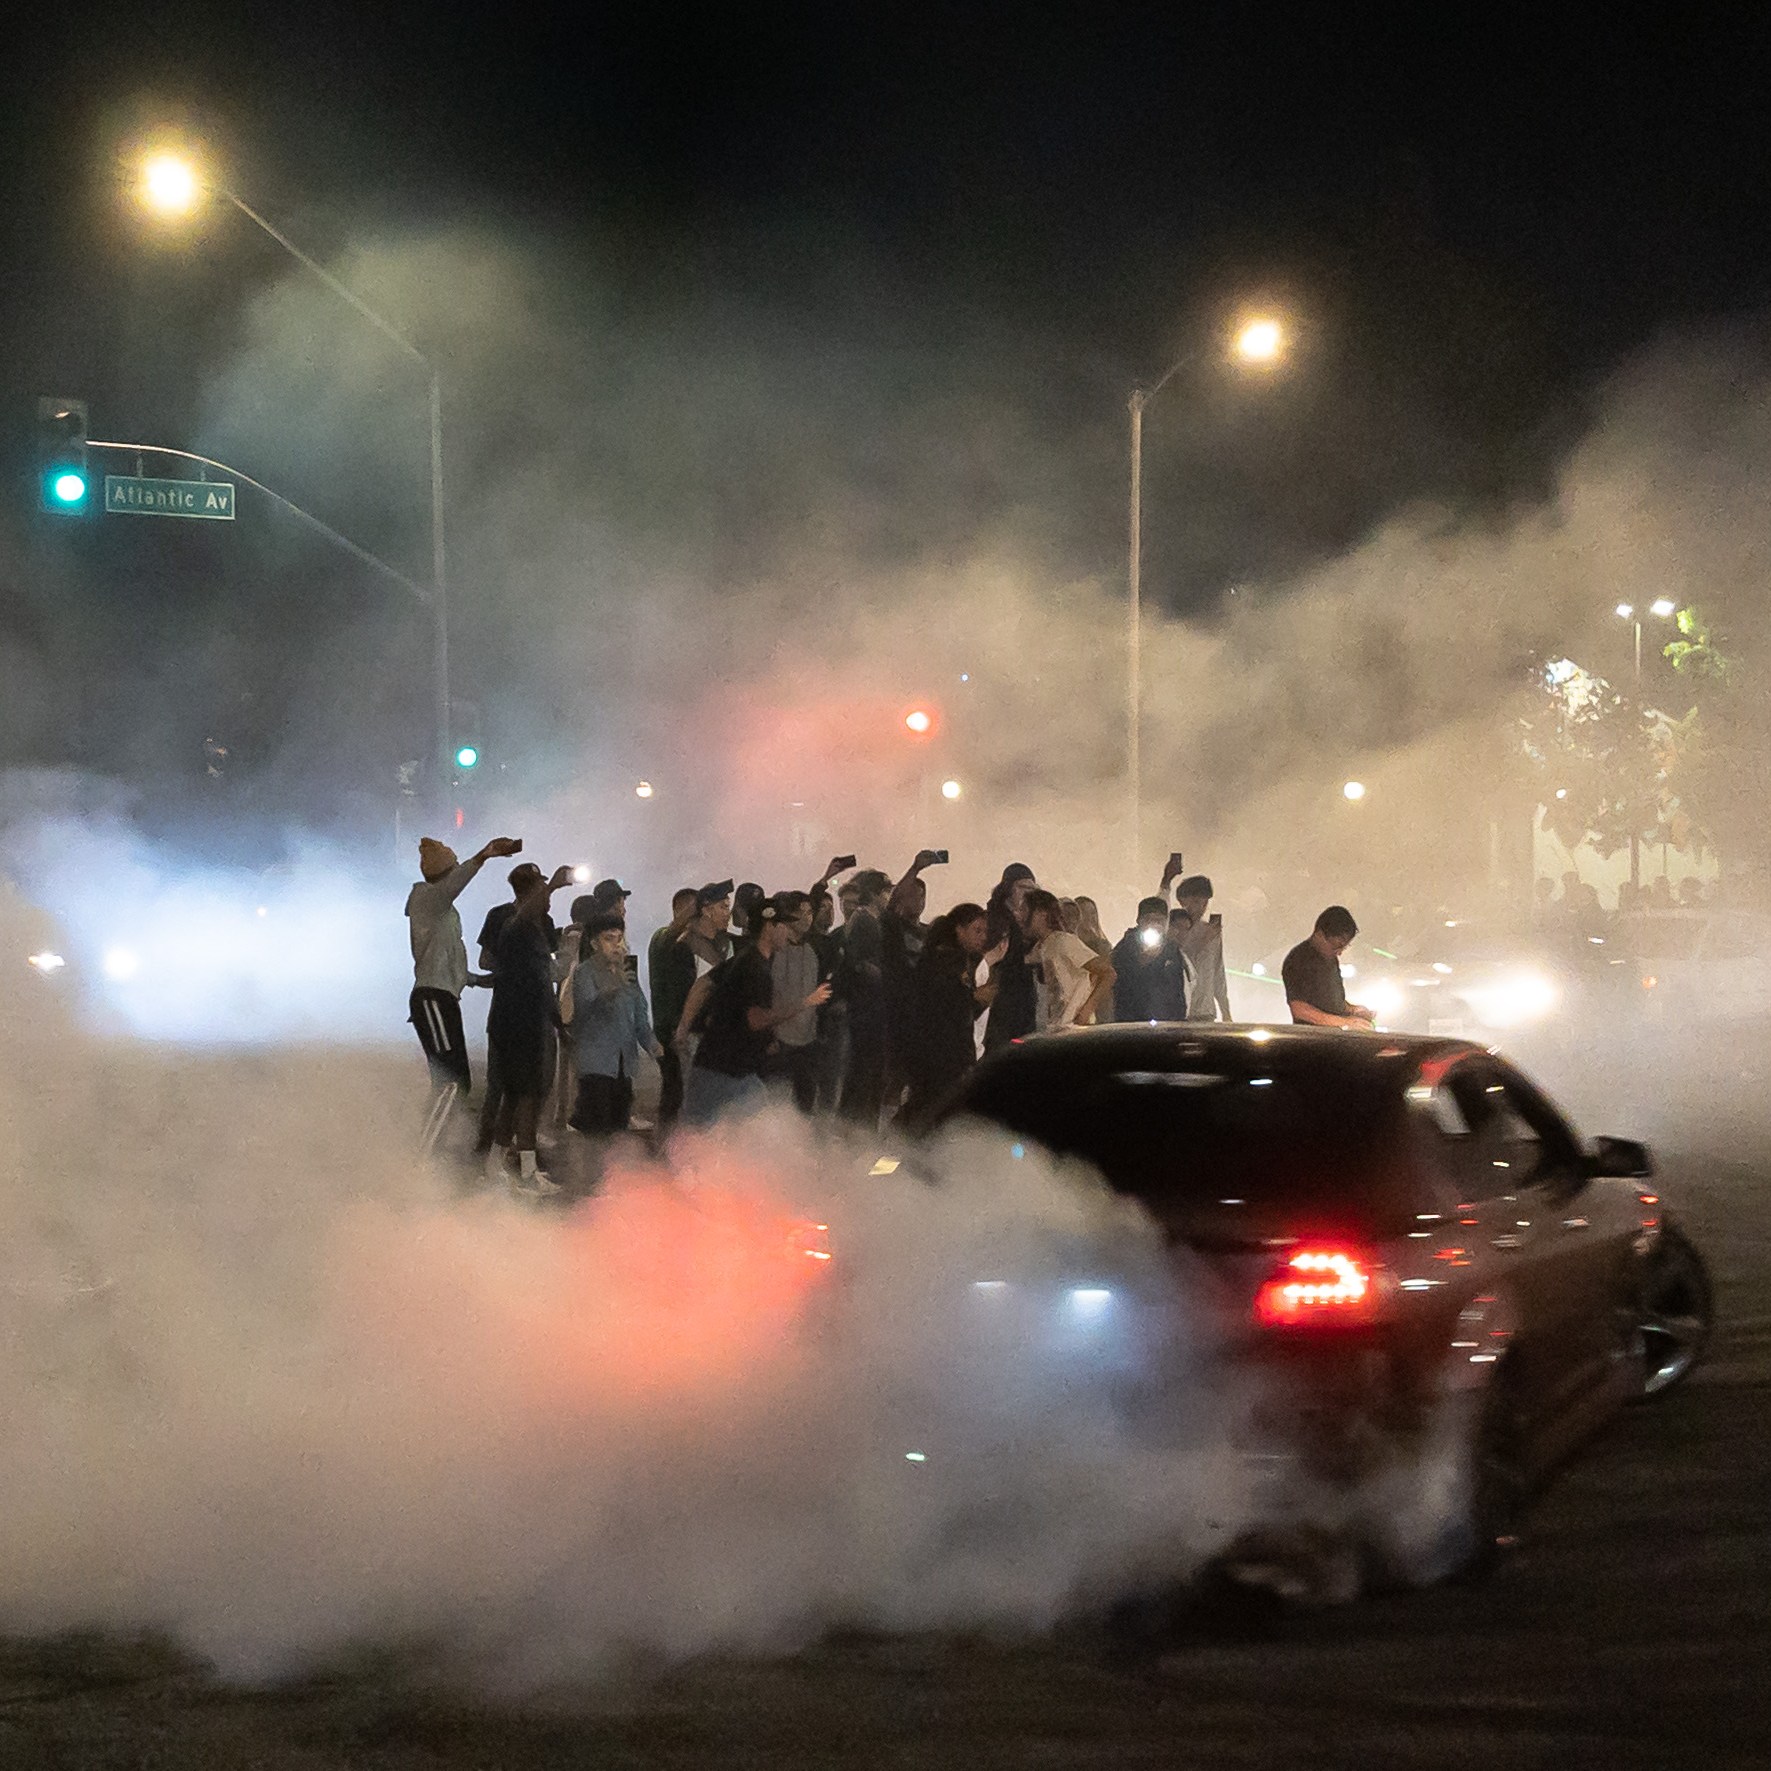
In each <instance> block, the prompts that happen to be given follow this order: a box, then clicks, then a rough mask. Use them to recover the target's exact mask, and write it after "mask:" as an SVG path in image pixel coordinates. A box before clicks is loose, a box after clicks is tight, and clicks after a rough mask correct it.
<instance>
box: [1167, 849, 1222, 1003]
mask: <svg viewBox="0 0 1771 1771" xmlns="http://www.w3.org/2000/svg"><path fill="white" fill-rule="evenodd" d="M1173 859H1174V860H1175V861H1176V862H1179V860H1180V856H1179V855H1176V856H1174V857H1173ZM1175 902H1176V904H1177V905H1178V906H1179V908H1180V909H1181V910H1182V911H1183V912H1184V914H1185V915H1186V918H1187V931H1186V933H1185V934H1184V935H1183V936H1182V937H1181V951H1182V952H1183V953H1184V954H1186V956H1187V959H1188V962H1189V963H1190V964H1191V965H1192V967H1193V989H1192V994H1191V997H1190V1000H1189V1001H1188V1003H1187V1019H1188V1020H1189V1021H1233V1020H1235V1018H1236V1017H1235V1016H1234V1015H1233V1014H1231V1013H1230V979H1229V976H1228V974H1227V973H1226V972H1225V970H1224V919H1223V918H1222V917H1221V916H1210V915H1207V910H1208V909H1209V907H1210V905H1211V881H1210V880H1209V879H1208V878H1206V876H1205V875H1204V874H1203V873H1193V874H1189V875H1188V876H1187V877H1186V878H1185V879H1183V880H1182V881H1181V883H1180V884H1179V885H1178V886H1176V887H1175Z"/></svg>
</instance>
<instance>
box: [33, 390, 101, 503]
mask: <svg viewBox="0 0 1771 1771" xmlns="http://www.w3.org/2000/svg"><path fill="white" fill-rule="evenodd" d="M91 491H92V480H91V477H90V475H89V474H88V472H87V469H86V402H85V401H84V400H55V399H47V398H46V399H40V400H38V402H37V498H38V501H39V502H40V503H41V504H42V506H43V508H44V509H45V510H47V511H51V512H53V513H54V514H55V515H56V516H62V517H79V516H84V515H85V514H86V511H87V508H88V506H89V504H90V502H91Z"/></svg>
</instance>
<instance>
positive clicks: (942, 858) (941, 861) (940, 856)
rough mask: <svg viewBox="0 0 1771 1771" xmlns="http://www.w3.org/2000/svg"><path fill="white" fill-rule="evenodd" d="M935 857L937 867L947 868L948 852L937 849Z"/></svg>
mask: <svg viewBox="0 0 1771 1771" xmlns="http://www.w3.org/2000/svg"><path fill="white" fill-rule="evenodd" d="M934 856H935V864H936V865H938V866H941V867H945V866H946V865H947V851H946V850H945V849H936V850H935V851H934Z"/></svg>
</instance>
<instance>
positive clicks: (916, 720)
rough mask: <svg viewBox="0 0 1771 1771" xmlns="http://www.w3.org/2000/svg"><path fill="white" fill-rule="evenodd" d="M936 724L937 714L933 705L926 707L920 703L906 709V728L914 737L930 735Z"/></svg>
mask: <svg viewBox="0 0 1771 1771" xmlns="http://www.w3.org/2000/svg"><path fill="white" fill-rule="evenodd" d="M935 725H936V716H935V710H934V709H933V708H932V707H925V706H923V705H921V704H920V703H919V704H918V705H917V706H915V707H911V708H907V709H906V710H905V713H904V730H905V731H907V732H908V733H909V734H910V736H911V737H912V738H927V737H929V736H930V735H931V734H932V733H933V732H934V729H935Z"/></svg>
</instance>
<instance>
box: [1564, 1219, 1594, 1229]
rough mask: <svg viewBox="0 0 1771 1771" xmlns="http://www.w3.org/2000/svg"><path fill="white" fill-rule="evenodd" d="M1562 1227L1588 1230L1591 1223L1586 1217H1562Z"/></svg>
mask: <svg viewBox="0 0 1771 1771" xmlns="http://www.w3.org/2000/svg"><path fill="white" fill-rule="evenodd" d="M1562 1228H1563V1229H1564V1230H1590V1229H1591V1228H1592V1224H1591V1221H1590V1220H1589V1219H1587V1218H1564V1219H1563V1220H1562Z"/></svg>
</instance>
